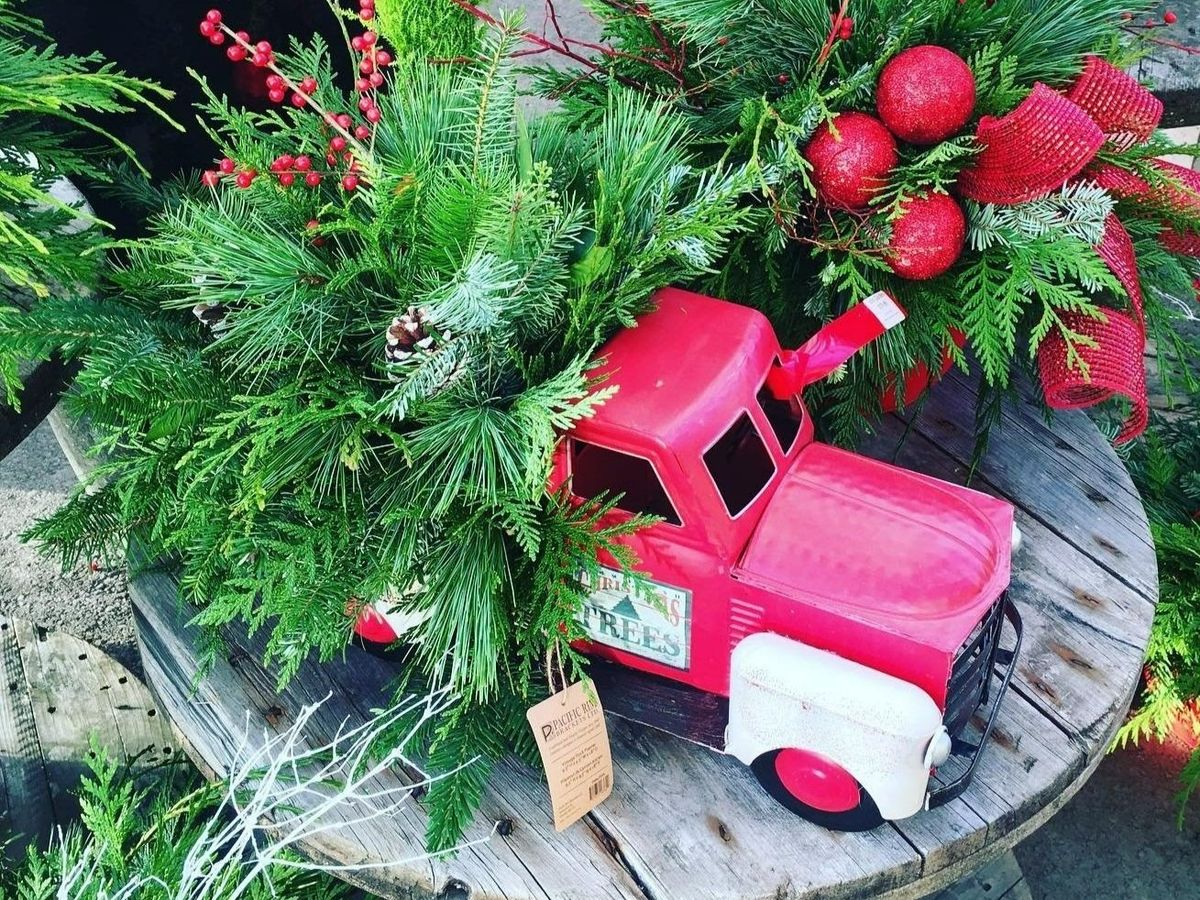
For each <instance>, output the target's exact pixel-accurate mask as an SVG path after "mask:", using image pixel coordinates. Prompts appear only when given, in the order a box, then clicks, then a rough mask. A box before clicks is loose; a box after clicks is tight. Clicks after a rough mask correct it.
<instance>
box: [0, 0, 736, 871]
mask: <svg viewBox="0 0 1200 900" xmlns="http://www.w3.org/2000/svg"><path fill="white" fill-rule="evenodd" d="M455 12H456V13H457V11H455ZM380 13H382V15H379V14H380ZM461 15H462V16H463V17H464V18H465V20H466V22H467V24H468V25H469V26H470V34H471V36H472V37H474V36H475V35H476V33H477V32H476V30H475V27H474V23H472V22H471V20H470V18H469V17H466V16H465V13H464V14H461ZM357 18H358V19H359V23H358V25H357V26H356V27H355V28H354V34H353V36H352V37H350V36H349V35H348V38H349V40H348V42H347V43H348V47H349V48H350V49H351V50H352V52H353V54H354V57H355V67H356V71H355V72H354V77H353V78H352V79H351V80H350V82H349V83H348V85H347V87H349V88H350V90H349V91H347V90H345V89H343V88H340V87H339V86H338V83H337V81H336V79H335V75H334V70H333V59H334V58H335V57H334V55H333V54H331V53H330V52H329V50H328V48H327V47H326V46H324V45H323V43H322V42H321V41H320V40H313V41H312V42H309V43H293V44H292V45H291V46H290V47H288V48H287V49H284V48H282V47H281V48H275V47H272V46H271V45H270V44H269V43H268V42H266V41H261V40H258V39H256V38H255V37H254V36H252V35H249V34H246V33H244V32H240V31H238V30H236V25H235V24H233V23H227V22H226V21H225V19H224V17H223V16H222V14H221V13H220V12H219V11H217V10H213V11H211V12H210V13H208V15H207V16H206V17H205V19H204V20H203V21H202V22H201V23H200V25H199V29H200V32H201V35H202V36H203V37H205V38H207V39H208V40H209V41H210V42H211V43H212V44H213V45H214V51H213V52H214V53H224V54H225V55H227V56H228V59H229V61H230V62H231V64H233V65H238V66H248V67H253V68H255V69H257V70H258V71H259V72H260V73H261V77H262V78H263V79H264V82H265V84H266V86H267V87H268V88H269V90H270V92H271V96H270V99H271V101H273V102H274V103H276V104H278V108H277V109H272V110H270V111H268V112H247V111H241V110H236V109H233V108H231V107H230V106H229V105H228V104H227V103H226V102H225V101H224V100H223V99H222V98H219V97H216V96H210V97H209V100H208V103H207V106H206V108H205V109H204V110H203V119H204V122H205V128H206V129H207V130H208V131H209V133H210V135H211V136H212V138H213V140H214V142H215V144H216V146H217V148H219V152H218V153H217V156H216V159H215V160H214V163H213V166H212V168H211V169H210V170H208V171H205V172H204V173H203V174H202V176H201V177H200V179H199V181H200V182H201V183H200V184H199V185H197V186H196V187H197V190H196V191H195V192H194V193H193V194H192V195H189V196H183V197H180V198H176V199H175V200H173V201H171V202H169V203H167V204H166V208H165V209H164V211H162V212H161V214H159V215H158V216H156V217H155V218H154V219H153V221H152V226H151V227H152V234H151V235H150V236H149V237H148V238H147V239H145V240H141V241H134V242H128V243H123V244H120V245H118V246H117V247H116V248H114V252H115V254H116V255H117V258H118V263H117V264H116V266H115V268H114V269H113V270H112V271H111V272H109V275H108V278H109V284H108V285H107V287H106V290H105V297H104V299H103V300H99V301H94V302H93V301H86V300H76V299H70V298H64V299H59V300H55V299H51V300H48V301H46V302H44V303H42V304H40V305H38V306H37V307H35V308H34V309H33V310H32V311H31V312H30V313H29V314H28V315H27V316H25V317H23V319H22V321H21V322H20V324H19V326H16V325H14V326H12V327H7V328H0V348H3V350H5V351H6V352H7V353H9V354H18V355H25V356H31V357H40V356H44V355H46V354H48V353H51V352H54V351H60V352H65V353H68V354H71V355H73V356H77V357H81V358H83V359H84V361H85V366H84V368H83V371H82V372H81V374H80V376H79V378H78V380H77V383H76V386H75V390H74V392H73V394H72V396H71V398H70V401H69V402H70V404H71V406H72V408H73V409H74V410H75V411H77V412H79V413H82V414H84V415H86V416H87V418H88V420H89V422H90V425H91V427H92V429H94V431H95V432H96V433H97V434H98V435H99V444H98V448H97V449H98V451H99V452H101V453H102V454H104V455H105V456H106V457H107V458H108V461H107V462H106V463H105V464H103V465H101V466H100V468H99V469H98V470H97V471H96V473H95V476H94V478H93V479H92V484H91V486H90V489H88V490H84V491H81V492H80V493H79V494H78V495H77V496H76V497H75V498H74V499H73V500H72V501H71V503H70V504H69V505H67V506H66V507H65V508H64V509H63V510H62V511H61V512H60V513H59V514H57V515H55V516H53V517H52V518H50V519H49V520H47V521H45V522H43V523H41V524H39V525H38V526H37V527H35V528H34V529H33V532H32V537H33V538H35V539H37V540H39V541H41V542H43V543H44V544H46V545H47V546H49V547H52V548H58V549H59V550H60V551H61V553H62V555H63V560H64V563H66V564H70V563H72V562H74V561H76V560H78V559H80V558H83V559H89V558H92V557H98V556H104V555H106V554H108V553H111V552H112V551H113V550H120V548H122V546H123V545H124V544H125V542H127V541H134V542H135V543H137V544H138V545H139V546H140V548H141V552H143V553H144V554H145V555H146V556H148V557H149V558H151V559H156V558H161V557H167V558H173V559H176V560H177V561H178V563H179V565H180V567H181V574H180V584H181V592H182V595H183V596H184V597H185V598H186V599H187V600H189V601H191V602H194V603H195V604H197V605H198V606H200V607H201V608H202V609H201V613H200V615H199V620H200V622H201V623H202V624H205V625H210V626H220V625H223V624H226V623H228V622H231V621H240V622H242V623H244V624H245V626H246V627H249V628H251V629H259V628H268V629H270V633H271V639H270V642H269V654H270V657H271V660H272V661H273V662H274V663H275V664H277V666H278V671H279V673H280V678H281V679H287V678H289V677H290V676H291V675H292V674H293V673H294V672H295V670H296V668H297V667H298V666H299V665H300V663H301V662H302V661H303V660H304V659H305V658H306V657H308V656H309V655H310V654H312V653H314V652H315V653H318V654H319V655H320V656H321V657H322V658H325V659H328V658H331V657H333V656H335V655H340V654H341V653H343V652H344V649H345V647H346V645H347V642H348V640H349V638H350V635H351V629H352V626H353V624H354V620H355V618H356V616H357V612H358V608H359V607H360V606H363V605H366V604H369V603H373V602H376V601H378V600H380V599H381V598H384V597H387V596H396V597H399V598H403V601H404V602H405V603H406V604H407V605H408V606H409V608H410V610H411V611H412V612H413V613H414V614H416V615H418V616H421V617H423V621H422V623H421V624H420V626H419V627H418V631H417V633H416V635H415V640H414V646H415V647H417V648H418V649H417V651H416V653H417V656H416V659H415V660H414V664H413V666H411V667H410V668H411V669H412V670H413V671H414V672H416V673H418V674H419V675H420V676H421V677H423V678H425V679H430V680H436V681H438V682H439V683H442V684H449V685H450V686H452V688H453V690H454V692H455V696H456V697H457V698H458V702H457V704H456V705H455V706H454V707H453V708H452V709H450V710H448V711H447V712H446V713H445V714H444V715H443V716H442V717H441V719H440V720H439V721H438V722H437V723H436V727H434V729H433V730H434V732H435V733H434V734H433V735H432V743H431V747H430V758H429V765H430V767H431V768H432V769H433V770H434V771H451V770H455V772H456V774H455V775H454V777H452V778H447V779H444V780H441V781H438V782H437V783H436V784H434V785H433V786H432V788H431V789H430V792H429V795H428V798H427V803H428V807H429V809H430V836H429V837H430V842H431V845H432V846H434V847H436V848H444V847H447V846H450V845H451V844H453V842H454V841H455V840H456V839H457V837H458V835H459V833H460V831H461V829H462V827H463V825H464V824H465V822H467V821H469V817H470V815H471V813H472V810H473V808H474V805H475V804H476V803H477V802H478V799H479V796H480V793H481V791H482V787H483V784H484V782H485V780H486V775H487V771H488V766H487V764H486V761H489V760H494V759H498V758H500V757H502V756H503V755H505V754H506V753H508V752H510V751H512V750H514V749H515V750H516V751H517V752H519V753H522V754H523V755H524V756H526V757H527V758H530V757H533V741H532V736H531V735H530V733H529V729H528V725H527V724H526V722H525V710H526V709H528V708H529V707H530V706H532V705H533V704H534V703H536V702H537V701H538V700H539V699H541V697H542V696H544V695H545V693H546V691H547V689H548V688H547V682H546V678H545V675H544V674H543V673H542V666H543V663H544V661H545V659H546V657H547V653H548V652H550V653H551V654H552V655H553V656H555V657H556V658H557V659H558V660H559V661H560V664H561V665H562V666H563V667H564V668H565V670H566V671H568V672H574V671H575V669H576V668H577V667H578V666H579V665H580V660H581V657H580V656H579V654H578V653H577V652H576V651H575V650H573V649H572V648H571V646H570V642H571V641H572V640H573V639H575V638H576V637H577V636H578V628H577V626H575V625H574V623H573V618H572V614H573V610H575V609H576V608H577V607H578V605H579V604H580V603H581V602H582V598H583V596H584V591H583V589H582V587H581V586H580V585H579V583H578V581H577V580H576V577H577V573H578V572H579V571H580V569H584V570H587V569H595V568H596V565H597V564H596V556H597V552H598V551H599V550H601V549H603V548H608V549H611V550H612V551H613V553H614V554H615V555H616V556H617V558H618V559H622V560H624V561H625V563H626V564H628V565H632V562H633V561H632V559H630V558H629V556H628V554H627V553H626V552H625V551H623V550H622V549H621V548H620V547H618V546H617V545H616V544H615V543H614V541H615V539H616V538H618V537H619V536H620V535H621V534H624V533H626V532H628V531H630V530H632V529H634V528H636V527H638V526H639V525H640V524H641V522H642V520H641V519H637V520H634V521H632V522H630V523H627V524H625V525H622V526H620V527H613V528H598V529H597V528H595V527H594V525H595V524H596V522H597V521H598V518H599V517H600V516H601V515H602V514H603V513H604V511H605V510H606V508H607V506H608V505H609V504H611V502H612V499H611V498H597V502H596V504H594V505H588V506H584V507H582V508H576V507H572V506H570V505H569V504H567V503H566V502H565V500H564V498H563V497H561V496H558V495H554V494H549V493H547V490H546V483H547V479H548V475H549V468H550V457H551V451H552V449H553V447H554V445H555V443H556V442H557V440H558V438H559V435H560V434H561V433H562V432H563V431H565V430H567V429H569V428H570V427H571V425H572V423H573V422H575V421H576V420H578V419H579V418H581V417H584V416H587V415H588V414H589V413H590V411H591V410H592V409H593V408H594V407H595V405H596V404H598V403H601V402H603V401H604V399H605V398H606V397H607V396H608V395H609V393H610V391H611V388H610V387H606V386H604V385H599V386H597V385H594V384H593V383H592V382H593V375H592V372H591V369H590V367H591V365H592V357H593V355H594V352H595V350H596V348H597V347H598V346H599V345H600V344H601V343H602V342H603V341H604V340H606V339H607V338H608V337H610V336H611V335H612V334H613V333H615V332H616V331H617V330H618V329H620V328H622V327H624V326H626V325H628V324H630V323H632V321H633V319H634V317H635V316H636V315H637V314H639V313H641V312H644V311H645V310H646V309H647V308H648V306H649V304H650V298H651V297H652V295H653V294H654V291H655V290H656V289H657V288H659V287H662V286H665V285H667V284H671V283H674V282H676V281H680V280H688V279H691V278H694V277H695V276H697V275H698V274H700V273H701V272H703V271H705V270H706V269H707V268H709V267H711V266H712V265H714V264H715V262H716V261H717V259H719V258H720V257H721V256H722V255H723V254H724V252H726V250H727V244H728V240H729V238H730V236H731V235H733V234H734V233H735V232H736V231H737V230H738V229H739V228H740V227H741V226H742V224H743V222H744V220H745V219H746V213H745V212H744V211H743V210H742V209H740V208H739V207H738V204H737V200H738V197H739V196H740V195H741V193H742V192H743V190H744V186H743V180H744V179H742V177H741V176H740V175H738V174H737V173H734V174H726V173H724V172H722V171H720V170H718V169H713V168H710V169H706V170H705V171H703V172H700V171H697V170H696V169H694V168H693V167H692V166H691V164H690V161H689V154H688V151H687V149H686V140H685V136H686V130H685V128H684V125H683V123H682V122H681V120H680V119H679V117H677V116H672V115H669V114H667V113H665V112H663V111H661V110H660V109H659V108H657V106H656V105H655V104H654V103H653V102H652V101H651V100H648V99H645V98H639V97H637V96H635V95H628V94H627V95H622V96H614V97H613V99H612V102H611V104H610V106H609V108H608V109H606V110H605V111H604V112H603V113H602V114H600V115H598V116H597V119H596V122H595V124H594V125H592V126H590V127H586V128H580V129H569V128H568V127H567V126H566V123H565V122H563V121H562V120H559V119H540V120H536V121H526V120H525V119H524V118H523V117H522V116H521V114H520V113H519V112H518V111H517V106H516V99H517V73H516V71H515V66H514V63H513V61H512V59H511V57H512V54H513V53H514V50H515V43H514V39H513V37H512V36H511V35H509V34H507V33H506V30H504V29H502V30H491V31H488V32H487V34H486V36H485V38H484V40H483V42H482V43H479V44H477V45H476V46H475V48H474V49H473V50H472V51H471V52H470V55H469V56H468V55H464V56H463V57H462V59H459V60H458V61H457V62H456V63H455V64H454V65H444V64H437V63H436V62H429V61H427V59H426V58H425V56H424V55H423V54H417V53H406V54H400V53H399V52H398V51H393V50H389V49H387V47H385V39H384V38H383V37H382V36H381V35H383V34H387V33H391V32H392V30H393V29H392V28H390V27H389V22H388V19H387V14H386V11H385V9H384V5H383V4H380V6H379V9H378V10H377V9H376V7H375V5H374V4H373V3H372V2H371V0H363V2H362V4H361V5H360V7H359V9H358V11H357ZM376 22H378V23H379V26H378V27H380V28H381V29H382V30H381V31H377V30H376V27H377V26H376V24H375V23H376ZM507 30H508V31H511V30H512V29H507ZM337 58H340V56H338V57H337ZM663 350H664V353H669V352H671V350H670V348H667V347H664V348H663ZM479 756H482V757H483V758H484V762H481V763H479V764H477V765H473V766H464V765H463V764H464V763H466V762H468V761H470V760H473V759H475V758H476V757H479ZM533 758H536V757H533Z"/></svg>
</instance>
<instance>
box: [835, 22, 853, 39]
mask: <svg viewBox="0 0 1200 900" xmlns="http://www.w3.org/2000/svg"><path fill="white" fill-rule="evenodd" d="M838 37H840V38H841V39H842V40H843V41H848V40H850V38H852V37H854V23H853V22H851V21H850V20H849V19H846V20H845V21H844V22H842V28H841V31H839V32H838Z"/></svg>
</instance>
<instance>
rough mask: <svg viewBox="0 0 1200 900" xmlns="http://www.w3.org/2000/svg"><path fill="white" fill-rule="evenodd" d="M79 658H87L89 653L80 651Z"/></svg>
mask: <svg viewBox="0 0 1200 900" xmlns="http://www.w3.org/2000/svg"><path fill="white" fill-rule="evenodd" d="M79 658H80V659H87V654H86V653H80V654H79Z"/></svg>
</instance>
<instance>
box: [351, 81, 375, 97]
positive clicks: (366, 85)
mask: <svg viewBox="0 0 1200 900" xmlns="http://www.w3.org/2000/svg"><path fill="white" fill-rule="evenodd" d="M354 89H355V90H357V91H358V92H359V93H360V94H365V93H366V92H367V91H369V90H370V89H371V80H370V79H369V78H360V79H358V81H356V82H354Z"/></svg>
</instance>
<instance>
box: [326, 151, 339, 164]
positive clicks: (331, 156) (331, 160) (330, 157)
mask: <svg viewBox="0 0 1200 900" xmlns="http://www.w3.org/2000/svg"><path fill="white" fill-rule="evenodd" d="M325 162H327V163H328V164H329V165H331V166H336V165H337V154H336V153H326V154H325Z"/></svg>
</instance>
